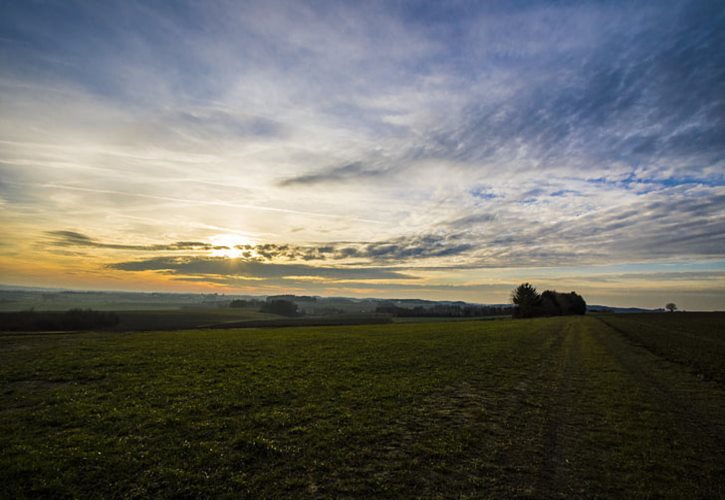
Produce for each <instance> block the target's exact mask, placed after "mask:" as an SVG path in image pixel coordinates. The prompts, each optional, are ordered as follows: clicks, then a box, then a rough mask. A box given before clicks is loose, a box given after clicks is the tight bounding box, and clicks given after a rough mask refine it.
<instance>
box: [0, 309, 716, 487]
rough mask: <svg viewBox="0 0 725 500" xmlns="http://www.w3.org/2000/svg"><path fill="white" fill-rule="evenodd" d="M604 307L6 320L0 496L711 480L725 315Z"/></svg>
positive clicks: (0, 339) (0, 387)
mask: <svg viewBox="0 0 725 500" xmlns="http://www.w3.org/2000/svg"><path fill="white" fill-rule="evenodd" d="M605 316H606V315H603V316H602V317H601V319H600V317H590V316H569V317H554V318H539V319H532V320H520V321H509V320H500V321H483V322H482V321H457V322H435V323H417V324H390V325H366V326H342V327H325V328H320V327H306V328H288V329H244V330H194V331H186V332H163V331H157V332H146V333H132V334H116V333H92V332H86V333H68V334H53V335H44V334H5V335H0V408H2V411H0V449H2V454H1V455H0V497H3V498H17V497H27V496H32V497H37V496H46V497H89V496H91V497H158V496H164V497H171V496H174V497H189V496H201V497H220V496H221V497H235V498H238V497H279V496H288V497H304V496H329V497H333V496H347V497H361V496H378V497H380V496H388V497H401V496H404V497H409V496H422V497H436V496H448V497H450V496H456V497H458V496H467V497H481V496H493V497H511V496H537V497H559V496H588V497H612V496H619V497H628V498H630V497H678V498H683V497H694V498H698V497H699V498H722V497H723V496H724V495H725V486H723V485H725V466H724V465H723V464H725V437H724V436H725V420H724V419H723V415H725V388H724V385H723V383H722V381H721V380H720V379H718V378H717V377H715V376H712V377H703V376H701V375H700V371H701V367H710V368H709V369H714V368H716V367H718V366H719V365H720V364H721V360H722V358H720V361H719V362H718V361H716V360H715V359H714V358H713V359H710V360H708V359H706V357H704V356H705V355H703V354H702V350H703V349H704V350H710V349H712V347H711V346H712V345H721V344H722V340H723V332H724V331H725V329H723V319H724V318H723V316H722V315H702V316H692V317H691V318H690V319H687V315H684V314H683V315H680V314H669V313H666V314H661V315H646V316H645V315H643V316H642V317H632V318H631V319H630V318H629V317H627V318H624V317H622V318H621V321H619V320H620V317H619V316H616V317H612V315H608V316H606V317H605ZM671 318H677V319H678V320H679V321H680V323H678V324H676V325H670V324H669V323H667V322H668V321H670V320H671ZM680 318H682V319H680ZM612 320H614V322H612ZM605 321H607V322H610V323H609V324H608V323H605ZM628 322H633V323H628ZM665 325H670V326H665ZM645 326H646V327H647V328H650V329H651V331H649V333H647V332H648V331H645V328H644V327H645ZM663 328H664V329H666V330H668V332H672V333H674V332H675V331H679V332H681V333H682V334H683V335H687V338H688V340H687V341H686V342H685V341H683V342H681V343H680V344H677V345H675V344H672V345H668V344H663V343H658V342H659V340H660V333H659V332H660V330H661V329H663ZM641 331H645V334H644V335H642V336H639V335H640V332H641ZM632 332H634V333H632ZM632 335H638V337H633V336H632ZM665 337H667V338H670V337H671V335H670V334H669V333H667V334H666V335H665ZM653 339H654V340H653ZM650 342H652V343H651V344H650ZM713 373H717V370H715V372H713Z"/></svg>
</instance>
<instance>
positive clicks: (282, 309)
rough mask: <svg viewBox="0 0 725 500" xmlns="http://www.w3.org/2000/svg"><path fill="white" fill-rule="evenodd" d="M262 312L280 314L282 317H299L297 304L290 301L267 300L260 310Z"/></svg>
mask: <svg viewBox="0 0 725 500" xmlns="http://www.w3.org/2000/svg"><path fill="white" fill-rule="evenodd" d="M259 311H260V312H264V313H270V314H279V315H280V316H299V315H300V314H299V312H298V309H297V304H295V303H294V302H291V301H289V300H267V302H265V303H264V304H262V307H261V308H260V309H259Z"/></svg>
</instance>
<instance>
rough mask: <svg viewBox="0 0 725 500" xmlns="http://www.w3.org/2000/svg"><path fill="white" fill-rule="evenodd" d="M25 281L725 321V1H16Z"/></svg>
mask: <svg viewBox="0 0 725 500" xmlns="http://www.w3.org/2000/svg"><path fill="white" fill-rule="evenodd" d="M0 9H1V15H0V47H2V51H1V52H0V61H1V62H0V67H1V68H2V70H1V74H0V95H1V96H2V97H0V116H2V120H0V226H1V227H2V238H1V239H0V276H2V278H1V279H0V282H2V283H3V284H12V285H23V286H43V287H61V288H62V287H67V288H84V289H112V290H148V291H150V290H158V291H199V292H206V291H218V292H223V293H245V294H258V295H265V294H274V293H303V294H319V295H335V296H337V295H348V296H365V297H370V296H375V297H409V298H412V297H416V298H431V299H444V300H449V299H450V300H468V301H472V302H482V303H503V302H507V301H508V300H509V295H510V291H511V289H512V287H513V286H515V285H516V284H518V283H520V282H522V281H532V282H536V283H537V284H538V285H539V286H540V287H541V288H542V289H545V288H548V287H551V288H556V289H558V290H572V289H576V290H577V291H579V292H581V293H583V294H584V296H585V297H586V298H587V300H588V302H590V303H595V304H596V303H606V304H611V305H636V306H646V307H662V306H664V304H665V303H666V302H669V301H674V302H676V303H677V304H678V305H679V306H680V307H682V308H685V309H722V308H725V112H724V110H725V50H723V46H722V40H721V39H722V33H723V31H725V15H724V14H723V9H722V5H721V3H719V2H704V1H703V2H682V1H669V0H668V1H664V2H657V3H653V4H649V3H638V2H635V3H632V2H612V3H610V2H600V3H597V2H584V3H550V2H524V3H516V2H513V3H512V2H471V3H467V2H462V3H460V2H451V3H449V2H421V3H415V2H411V3H408V2H402V3H401V2H335V3H329V4H328V3H325V2H323V3H322V4H319V3H305V2H216V1H209V2H184V1H181V2H138V3H137V2H103V3H95V2H81V3H67V2H6V3H4V4H3V5H2V7H0Z"/></svg>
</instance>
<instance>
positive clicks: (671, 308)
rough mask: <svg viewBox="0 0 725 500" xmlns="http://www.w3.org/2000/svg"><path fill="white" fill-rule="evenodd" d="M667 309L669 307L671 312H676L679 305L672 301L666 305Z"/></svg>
mask: <svg viewBox="0 0 725 500" xmlns="http://www.w3.org/2000/svg"><path fill="white" fill-rule="evenodd" d="M665 309H667V310H668V311H670V312H675V311H676V310H677V306H676V305H675V303H674V302H670V303H669V304H667V305H666V306H665Z"/></svg>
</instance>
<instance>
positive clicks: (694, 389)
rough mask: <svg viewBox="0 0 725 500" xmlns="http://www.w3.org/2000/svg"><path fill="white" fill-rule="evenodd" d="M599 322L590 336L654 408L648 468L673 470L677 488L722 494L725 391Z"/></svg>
mask: <svg viewBox="0 0 725 500" xmlns="http://www.w3.org/2000/svg"><path fill="white" fill-rule="evenodd" d="M600 324H602V325H605V327H604V328H598V329H596V328H595V329H593V331H592V333H591V336H592V338H593V339H594V340H595V341H596V342H597V343H598V344H599V345H600V346H601V347H602V348H603V349H605V350H606V352H607V353H608V354H609V356H611V359H612V360H613V362H614V363H615V365H616V367H617V368H618V369H619V370H621V372H622V373H623V374H624V375H625V377H626V378H627V379H628V380H629V381H630V383H631V385H632V387H634V388H636V390H637V391H638V392H639V399H640V401H641V402H642V406H643V407H645V408H651V409H652V410H653V411H656V412H657V418H656V419H655V420H653V421H651V422H650V424H651V425H652V429H650V430H651V431H653V432H654V433H655V434H656V435H659V436H662V437H663V441H664V442H658V443H648V444H649V445H650V446H651V449H652V450H651V456H652V457H655V458H656V459H657V460H655V459H651V461H652V462H653V463H652V464H650V467H651V468H655V469H661V471H660V473H661V474H663V475H664V473H665V472H667V471H670V472H671V473H674V472H675V471H677V472H679V475H680V476H681V483H682V484H681V486H682V488H683V489H682V490H681V491H683V492H687V493H691V494H695V495H704V496H707V497H720V498H721V497H723V496H725V486H724V485H725V419H724V418H723V415H725V393H723V391H722V389H721V387H720V386H719V385H718V384H716V383H714V382H708V381H704V380H701V379H700V378H698V377H696V376H694V375H692V373H690V372H689V371H688V370H687V368H686V367H684V366H682V365H681V364H678V363H675V362H672V361H670V360H667V359H664V358H662V357H659V356H657V355H656V354H654V353H653V352H652V351H650V350H648V349H646V348H644V347H641V346H639V345H637V344H635V343H633V342H631V341H630V340H629V339H628V338H627V337H626V336H624V335H623V334H622V333H621V332H619V331H618V330H617V329H615V328H612V327H611V326H610V325H608V324H607V323H605V322H603V321H600ZM645 405H646V406H645ZM652 410H650V411H652ZM667 440H669V442H667ZM669 479H670V480H672V479H673V478H672V477H670V478H669ZM676 482H680V481H676ZM668 494H670V495H672V494H673V492H672V491H670V492H668ZM675 495H676V494H675Z"/></svg>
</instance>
